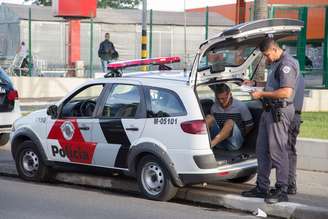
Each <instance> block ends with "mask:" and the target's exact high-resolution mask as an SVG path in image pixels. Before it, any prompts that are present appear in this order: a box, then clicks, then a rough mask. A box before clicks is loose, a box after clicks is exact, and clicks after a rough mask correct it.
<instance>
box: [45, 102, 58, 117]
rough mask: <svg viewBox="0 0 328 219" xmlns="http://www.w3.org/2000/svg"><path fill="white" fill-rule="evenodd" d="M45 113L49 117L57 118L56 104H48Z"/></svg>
mask: <svg viewBox="0 0 328 219" xmlns="http://www.w3.org/2000/svg"><path fill="white" fill-rule="evenodd" d="M47 115H49V116H51V118H57V115H58V107H57V106H56V105H51V106H49V107H48V109H47Z"/></svg>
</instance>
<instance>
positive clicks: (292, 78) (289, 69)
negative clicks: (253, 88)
mask: <svg viewBox="0 0 328 219" xmlns="http://www.w3.org/2000/svg"><path fill="white" fill-rule="evenodd" d="M298 74H299V70H298V64H297V62H296V61H295V59H294V58H293V57H292V56H290V55H289V54H288V53H285V52H284V53H283V54H282V56H281V58H280V59H279V60H278V61H276V62H274V63H273V64H272V65H271V68H270V70H269V75H268V80H267V83H266V86H265V88H264V90H265V91H274V90H278V89H279V88H285V87H288V88H293V89H294V88H295V84H296V83H295V82H296V79H297V77H298ZM294 95H295V92H293V95H292V96H291V97H289V98H287V100H288V101H290V102H292V101H293V99H294Z"/></svg>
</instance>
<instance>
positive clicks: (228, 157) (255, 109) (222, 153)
mask: <svg viewBox="0 0 328 219" xmlns="http://www.w3.org/2000/svg"><path fill="white" fill-rule="evenodd" d="M208 90H210V89H208ZM212 92H213V91H212ZM197 93H201V92H197ZM212 95H213V96H214V92H213V94H212ZM233 96H234V97H235V95H233ZM198 97H199V100H200V104H201V107H202V110H203V113H204V116H205V117H206V115H208V114H210V112H211V107H212V105H213V103H214V98H209V96H208V95H205V97H204V95H202V94H199V95H198ZM235 98H236V97H235ZM243 102H244V103H245V104H246V105H247V107H248V109H249V111H250V113H251V114H252V117H253V121H254V127H253V129H252V130H251V131H250V132H249V133H248V134H247V135H246V137H245V139H244V143H243V145H242V147H241V148H240V149H239V150H237V151H228V150H224V149H221V148H215V147H214V148H213V153H214V155H215V158H216V161H217V162H218V166H221V165H225V164H233V163H236V162H240V161H243V160H247V159H252V158H255V157H256V155H255V146H256V138H257V133H258V126H259V121H260V116H261V113H262V104H261V102H260V101H258V100H244V101H243Z"/></svg>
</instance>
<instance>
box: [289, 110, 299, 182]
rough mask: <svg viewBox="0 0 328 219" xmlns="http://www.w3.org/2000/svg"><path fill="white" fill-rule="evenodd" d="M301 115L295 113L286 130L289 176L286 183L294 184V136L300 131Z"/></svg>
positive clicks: (295, 155) (295, 157) (295, 162)
mask: <svg viewBox="0 0 328 219" xmlns="http://www.w3.org/2000/svg"><path fill="white" fill-rule="evenodd" d="M300 126H301V115H300V114H297V113H295V116H294V119H293V121H292V123H291V125H290V128H289V131H288V158H289V177H288V185H295V184H296V165H297V153H296V147H295V146H296V138H297V136H298V134H299V132H300Z"/></svg>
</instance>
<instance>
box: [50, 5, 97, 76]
mask: <svg viewBox="0 0 328 219" xmlns="http://www.w3.org/2000/svg"><path fill="white" fill-rule="evenodd" d="M52 12H53V15H54V16H55V17H63V18H65V19H67V20H68V24H69V25H68V27H69V29H68V31H69V34H68V36H69V37H68V54H69V56H68V65H69V67H70V68H74V66H75V64H76V62H77V61H79V60H80V52H81V51H80V47H81V46H80V38H81V37H80V29H81V23H80V19H84V18H91V17H95V16H96V12H97V1H96V0H69V1H68V0H53V1H52ZM69 75H70V76H75V73H74V71H69Z"/></svg>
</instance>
